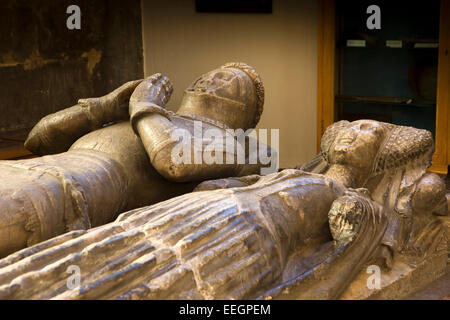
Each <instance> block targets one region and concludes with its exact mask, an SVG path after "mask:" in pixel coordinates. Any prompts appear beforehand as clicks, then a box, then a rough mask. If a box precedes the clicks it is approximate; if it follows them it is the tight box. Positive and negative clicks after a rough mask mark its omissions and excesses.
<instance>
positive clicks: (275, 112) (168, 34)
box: [142, 0, 317, 168]
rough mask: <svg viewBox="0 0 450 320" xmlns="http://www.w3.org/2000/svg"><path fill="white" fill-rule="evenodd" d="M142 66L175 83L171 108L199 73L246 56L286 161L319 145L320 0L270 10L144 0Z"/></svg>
mask: <svg viewBox="0 0 450 320" xmlns="http://www.w3.org/2000/svg"><path fill="white" fill-rule="evenodd" d="M142 12H143V13H142V15H143V16H142V20H143V41H144V68H145V75H146V76H149V75H151V74H153V73H156V72H161V73H163V74H165V75H167V76H168V77H169V79H171V81H172V82H173V84H174V88H175V90H174V93H173V96H172V98H171V101H170V102H169V104H168V109H171V110H176V109H177V106H178V105H179V103H180V101H181V97H182V94H183V90H184V89H185V88H187V87H188V86H189V84H190V83H191V82H192V81H193V80H194V79H195V78H196V77H197V76H199V75H201V74H203V73H205V72H207V71H209V70H212V69H214V68H216V67H219V66H220V65H222V64H223V63H225V62H230V61H242V62H245V63H248V64H249V65H251V66H253V67H254V68H255V69H256V70H257V71H258V73H259V74H260V75H261V77H262V79H263V82H264V86H265V89H266V100H265V101H266V102H265V107H264V113H263V116H262V118H261V122H260V123H259V125H258V128H267V129H272V128H273V129H275V128H278V129H280V150H279V155H280V167H282V168H286V167H292V166H295V165H297V164H300V163H302V162H305V161H308V160H309V159H311V158H312V157H313V156H314V155H315V153H316V105H317V99H316V95H317V3H316V1H314V0H273V13H272V14H207V13H196V12H195V2H194V1H193V0H190V1H189V0H169V1H153V0H142Z"/></svg>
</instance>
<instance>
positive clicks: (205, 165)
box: [130, 74, 259, 182]
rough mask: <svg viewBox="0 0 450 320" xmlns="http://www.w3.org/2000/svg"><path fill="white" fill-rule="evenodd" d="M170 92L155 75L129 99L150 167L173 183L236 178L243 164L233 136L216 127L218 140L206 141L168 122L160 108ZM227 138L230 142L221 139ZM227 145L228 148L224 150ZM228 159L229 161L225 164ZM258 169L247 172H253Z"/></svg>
mask: <svg viewBox="0 0 450 320" xmlns="http://www.w3.org/2000/svg"><path fill="white" fill-rule="evenodd" d="M172 90H173V89H172V85H171V83H170V81H169V80H168V79H167V78H166V77H165V76H163V75H161V74H155V75H153V76H152V77H150V78H149V79H146V80H145V81H144V82H142V83H141V84H140V85H139V86H138V87H137V88H136V90H135V91H134V92H133V95H132V96H131V98H130V118H131V125H132V127H133V130H134V132H135V133H136V134H137V135H138V136H139V137H140V138H141V141H142V144H143V145H144V148H145V150H146V151H147V154H148V156H149V158H150V162H151V163H152V165H153V167H154V168H155V169H156V170H157V171H158V172H159V173H160V174H161V175H162V176H163V177H164V178H166V179H167V180H169V181H175V182H188V181H202V180H207V179H215V178H218V177H232V176H237V175H239V173H240V172H241V171H242V168H243V167H244V166H245V165H244V164H240V163H239V161H238V160H237V158H238V150H237V147H236V145H235V139H234V137H233V136H231V134H230V133H227V132H226V131H225V130H224V129H219V128H217V129H215V130H216V131H215V132H217V136H218V138H216V136H214V137H210V138H207V137H205V136H206V134H205V135H201V136H200V137H197V136H196V135H195V132H194V135H193V136H192V135H191V133H190V132H189V131H188V130H187V129H185V128H181V127H179V126H178V125H177V124H176V123H175V122H174V121H172V119H171V114H170V112H168V111H166V110H165V109H164V108H163V106H164V105H165V104H166V102H167V100H168V99H169V97H170V94H171V92H172ZM199 122H200V123H201V124H202V122H201V121H199ZM202 128H203V127H202ZM211 132H212V131H211ZM227 135H228V136H229V137H231V139H228V138H225V137H227ZM230 142H231V143H232V145H231V147H229V148H228V145H227V144H229V143H230ZM207 150H209V151H207ZM216 152H220V153H221V159H222V162H218V161H215V158H216ZM244 152H245V151H244ZM205 154H207V155H211V159H210V161H209V160H205ZM186 156H187V157H186ZM230 158H231V159H233V161H231V163H227V162H229V161H228V159H230ZM198 160H200V161H198ZM258 168H259V167H253V169H252V170H248V171H247V172H248V173H249V174H252V173H255V171H256V169H258ZM247 172H246V173H247Z"/></svg>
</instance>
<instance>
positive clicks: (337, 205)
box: [328, 188, 385, 244]
mask: <svg viewBox="0 0 450 320" xmlns="http://www.w3.org/2000/svg"><path fill="white" fill-rule="evenodd" d="M378 207H379V205H378V204H376V203H375V202H373V201H372V200H371V199H370V195H369V191H368V190H367V189H362V188H361V189H356V190H353V189H351V190H348V191H347V192H346V193H345V195H344V196H342V197H339V198H338V199H336V200H335V201H334V202H333V205H332V206H331V209H330V211H329V213H328V220H329V225H330V231H331V234H332V236H333V239H334V240H335V241H336V243H337V244H344V243H347V242H351V241H353V240H354V239H355V237H356V236H357V234H358V233H359V232H360V229H361V227H362V225H363V223H365V224H368V225H367V226H369V225H370V228H372V229H377V225H378V224H381V225H382V224H383V223H382V222H383V220H385V217H384V215H383V210H380V209H379V208H378ZM365 226H366V225H365Z"/></svg>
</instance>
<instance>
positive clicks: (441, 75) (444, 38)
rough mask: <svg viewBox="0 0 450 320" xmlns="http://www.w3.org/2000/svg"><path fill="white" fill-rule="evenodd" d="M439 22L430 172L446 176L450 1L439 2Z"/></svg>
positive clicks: (449, 98) (449, 99)
mask: <svg viewBox="0 0 450 320" xmlns="http://www.w3.org/2000/svg"><path fill="white" fill-rule="evenodd" d="M440 14H441V17H440V20H439V58H438V84H437V96H436V141H435V152H434V155H433V165H432V166H431V168H430V171H433V172H436V173H440V174H447V168H448V160H449V154H450V150H449V147H450V145H448V143H447V140H448V139H449V138H450V131H449V130H450V128H449V126H448V124H449V117H450V112H448V108H450V94H449V92H448V91H449V89H450V1H448V0H441V10H440Z"/></svg>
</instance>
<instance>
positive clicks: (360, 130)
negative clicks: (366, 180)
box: [329, 120, 387, 174]
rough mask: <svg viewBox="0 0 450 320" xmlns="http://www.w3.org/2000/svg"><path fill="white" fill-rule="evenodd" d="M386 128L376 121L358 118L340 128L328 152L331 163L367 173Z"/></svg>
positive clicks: (384, 135)
mask: <svg viewBox="0 0 450 320" xmlns="http://www.w3.org/2000/svg"><path fill="white" fill-rule="evenodd" d="M386 133H387V129H386V128H385V127H384V126H383V125H382V124H381V123H380V122H378V121H374V120H359V121H354V122H351V123H350V124H349V125H348V127H346V128H344V129H342V130H340V131H339V132H338V133H337V135H336V139H335V140H334V142H333V144H332V146H331V148H330V153H329V159H330V163H331V164H342V165H348V166H352V167H354V168H357V169H360V170H363V172H364V173H367V174H369V173H370V170H371V169H372V165H373V161H374V159H375V156H376V155H377V152H378V149H379V148H380V147H381V143H382V142H383V140H384V138H385V137H386Z"/></svg>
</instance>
